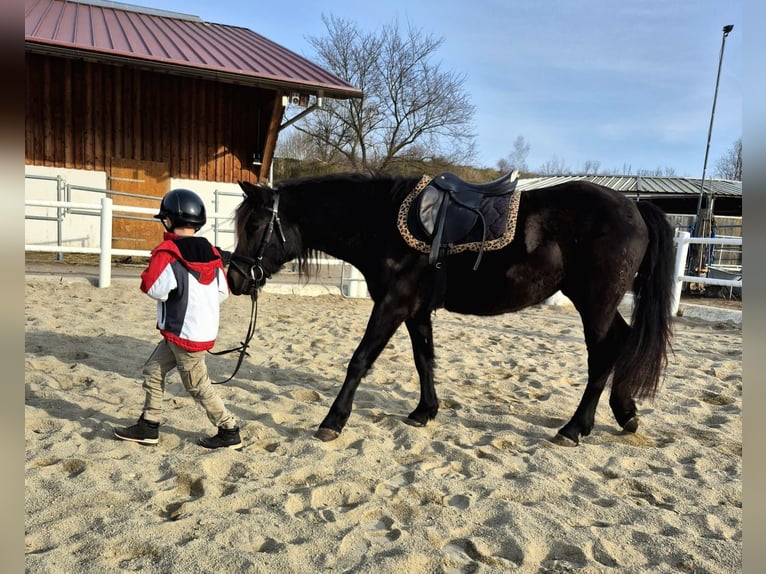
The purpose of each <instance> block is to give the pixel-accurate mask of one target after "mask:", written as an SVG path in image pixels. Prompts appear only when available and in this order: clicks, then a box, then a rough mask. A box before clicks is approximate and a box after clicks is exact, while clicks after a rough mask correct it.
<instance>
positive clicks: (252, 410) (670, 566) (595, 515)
mask: <svg viewBox="0 0 766 574" xmlns="http://www.w3.org/2000/svg"><path fill="white" fill-rule="evenodd" d="M25 306H26V313H25V315H26V329H25V331H26V373H25V386H26V406H25V437H26V465H25V472H26V496H25V508H26V524H25V536H26V566H27V571H28V572H33V573H35V574H44V573H56V574H58V573H63V572H76V573H98V574H104V573H110V572H135V571H141V572H148V573H169V572H178V573H197V572H200V573H203V572H204V573H207V572H210V573H213V572H215V573H233V572H237V573H246V572H258V573H259V572H269V573H293V572H294V573H300V574H304V573H313V572H333V573H335V572H369V573H395V574H404V573H407V574H409V573H413V574H419V573H428V572H433V573H437V572H438V573H442V572H443V573H468V572H510V571H515V572H535V573H537V572H587V573H596V572H598V573H600V572H620V573H623V572H628V573H629V572H653V573H654V572H668V573H670V572H673V573H676V572H695V573H706V572H707V573H716V574H718V573H720V574H730V573H732V572H738V571H740V570H741V568H742V562H741V551H742V364H741V363H742V332H741V330H740V328H739V327H738V326H735V325H732V324H725V323H708V322H702V321H695V320H690V319H683V318H681V319H678V320H677V322H676V338H675V341H674V349H675V354H674V355H672V356H671V357H670V364H669V367H668V370H667V373H666V379H665V383H664V386H663V388H662V390H661V392H660V393H659V395H658V398H657V399H656V401H654V402H653V403H642V404H641V405H640V415H641V423H642V426H641V427H640V429H639V432H638V433H637V434H636V435H625V434H622V433H621V432H620V430H619V428H618V427H617V425H616V423H615V421H614V420H613V418H612V417H611V414H610V412H609V408H608V405H607V401H606V397H604V399H602V401H601V404H600V406H599V410H598V412H597V416H596V427H595V429H594V431H593V433H592V434H591V435H590V436H589V437H587V438H585V439H583V440H582V442H581V444H580V446H579V447H577V448H564V447H559V446H556V445H554V444H553V443H552V442H551V440H550V439H552V438H553V436H554V435H555V433H556V430H557V429H558V428H559V427H560V426H562V425H563V424H564V423H565V422H566V421H567V420H568V419H569V417H570V416H571V415H572V414H573V412H574V409H575V407H576V405H577V403H578V401H579V399H580V396H581V394H582V391H583V388H584V383H585V376H586V369H585V346H584V343H583V339H582V330H581V327H580V322H579V317H578V315H577V314H576V313H575V312H574V311H573V310H572V309H571V308H566V307H564V308H561V307H551V306H541V307H535V308H532V309H529V310H525V311H522V312H519V313H515V314H511V315H505V316H501V317H495V318H476V317H468V316H460V315H454V314H450V313H447V312H444V311H439V312H437V314H436V315H435V318H434V337H435V344H436V353H437V371H436V378H437V392H438V393H439V397H440V401H441V410H440V412H439V415H438V417H437V419H436V420H435V421H433V422H432V423H430V424H429V425H428V426H427V427H425V428H415V427H412V426H409V425H408V424H406V422H405V418H406V415H407V413H409V412H410V411H411V410H412V409H413V408H414V407H415V405H416V403H417V399H418V385H417V378H416V374H415V369H414V365H413V361H412V355H411V349H410V345H409V340H408V338H407V336H406V332H405V331H404V329H402V330H401V332H400V333H397V334H396V336H395V337H394V338H393V339H392V340H391V342H390V344H389V345H388V347H387V348H386V349H385V351H384V353H383V355H382V356H381V358H380V359H379V360H378V362H377V364H376V366H375V368H374V369H373V371H372V372H371V373H370V375H369V376H368V377H367V378H366V379H365V380H364V381H363V382H362V384H361V385H360V388H359V391H358V393H357V397H356V401H355V403H354V406H355V408H354V412H353V413H352V415H351V418H350V420H349V423H348V425H347V426H346V428H345V430H344V431H343V433H342V434H341V436H340V438H338V439H337V440H336V441H334V442H330V443H323V442H320V441H318V440H317V439H315V438H313V433H314V431H315V429H316V428H317V426H318V425H319V423H320V422H321V420H322V419H323V417H324V416H325V414H326V413H327V409H328V408H329V406H330V404H331V403H332V401H333V399H334V398H335V395H336V393H337V391H338V389H339V386H340V383H341V382H342V379H343V376H344V372H345V366H346V363H347V361H348V359H349V358H350V356H351V353H352V352H353V350H354V348H355V346H356V344H357V343H358V341H359V339H360V337H361V335H362V332H363V330H364V327H365V324H366V321H367V317H368V315H369V311H370V309H371V303H370V301H368V300H349V299H343V298H341V297H338V296H319V297H308V296H297V295H279V294H273V293H268V292H265V293H262V294H261V298H260V304H259V315H258V327H257V333H256V335H255V338H254V344H253V348H252V352H251V355H252V356H251V357H250V358H249V359H247V360H246V361H245V363H244V365H243V366H242V368H241V370H240V372H239V374H238V375H237V376H236V378H235V379H234V380H233V381H231V382H230V383H227V384H225V385H221V386H219V387H218V390H219V391H220V393H221V395H222V397H223V398H224V400H225V402H226V403H227V405H228V406H229V407H230V408H231V409H232V411H233V412H234V413H235V415H236V416H237V417H238V418H239V419H240V423H241V427H242V435H243V440H244V441H245V443H246V446H245V448H244V449H243V450H242V451H240V452H236V451H230V450H228V451H207V450H205V449H203V448H202V447H200V446H198V445H197V444H196V440H197V437H198V436H199V435H201V434H214V432H215V429H213V428H212V426H211V425H210V423H209V422H208V421H207V419H206V418H205V415H204V412H203V411H202V409H201V408H199V407H198V406H197V405H196V404H194V402H193V401H192V399H191V398H189V397H188V396H187V395H186V394H185V391H184V390H183V388H182V387H181V384H180V380H179V379H178V376H177V374H176V373H173V374H172V375H171V376H170V379H169V384H168V390H167V393H166V401H165V405H166V412H165V420H164V423H163V425H162V427H161V437H160V443H159V445H157V446H155V447H151V446H141V445H137V444H134V443H127V442H122V441H118V440H115V439H114V438H113V437H112V429H113V428H114V427H118V426H125V425H129V424H132V423H133V422H134V421H135V419H136V418H137V417H138V415H139V413H140V409H141V406H142V403H143V391H142V389H141V386H140V372H141V368H142V365H143V362H144V361H145V359H146V358H147V357H148V356H149V354H150V352H151V350H152V348H153V346H154V344H155V343H156V342H157V341H158V333H157V332H156V331H155V329H154V321H155V308H154V304H153V302H152V301H151V300H149V299H148V298H147V297H146V296H145V295H143V294H141V293H140V292H139V291H138V288H137V282H136V280H134V279H132V280H129V279H117V280H115V281H114V283H113V284H112V286H111V287H109V288H106V289H97V288H95V287H93V286H92V285H91V283H90V282H88V281H87V280H85V279H82V278H76V277H55V276H50V277H32V278H30V277H28V278H27V281H26V301H25ZM248 315H249V300H248V299H247V298H231V299H230V300H228V301H226V302H225V303H224V305H223V309H222V319H223V326H222V328H221V333H220V336H219V343H218V348H226V347H229V346H232V345H235V344H236V343H238V341H240V340H241V338H242V337H243V335H244V332H245V328H246V322H247V318H248ZM235 362H236V360H235V358H233V357H210V359H209V360H208V365H209V367H210V372H211V376H212V377H213V378H214V379H216V380H222V379H225V378H226V377H228V376H229V375H230V374H231V371H232V369H233V367H234V365H235Z"/></svg>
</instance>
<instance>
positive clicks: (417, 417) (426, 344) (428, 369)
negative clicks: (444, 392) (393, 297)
mask: <svg viewBox="0 0 766 574" xmlns="http://www.w3.org/2000/svg"><path fill="white" fill-rule="evenodd" d="M405 325H406V326H407V332H408V333H409V334H410V340H411V341H412V352H413V354H414V356H415V368H416V369H417V371H418V376H419V377H420V401H419V402H418V406H417V407H416V408H415V410H414V411H412V412H411V413H410V414H409V416H408V417H407V418H409V419H410V420H411V421H412V422H413V423H414V424H416V425H417V426H425V425H426V423H427V422H428V421H430V420H432V419H434V418H436V413H437V412H438V411H439V401H438V400H437V398H436V389H435V388H434V341H433V329H432V324H431V314H430V312H429V311H428V310H427V309H426V308H425V307H423V308H421V310H419V311H418V313H417V314H416V315H415V316H414V317H411V318H409V319H407V321H405Z"/></svg>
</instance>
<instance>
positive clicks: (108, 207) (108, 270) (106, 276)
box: [24, 197, 364, 296]
mask: <svg viewBox="0 0 766 574" xmlns="http://www.w3.org/2000/svg"><path fill="white" fill-rule="evenodd" d="M24 205H25V206H28V207H52V208H66V209H77V210H82V212H81V213H82V214H83V215H84V214H87V215H93V216H97V217H99V219H100V234H99V237H100V240H99V244H100V245H99V247H84V246H67V245H61V241H60V240H59V242H58V244H57V245H50V244H45V245H40V244H27V245H24V250H25V251H34V252H46V253H94V254H98V255H99V265H98V286H99V287H109V286H110V285H111V283H112V255H124V256H134V257H149V256H150V255H151V252H150V251H147V250H141V249H114V248H113V247H112V216H113V214H114V213H115V212H117V213H134V214H144V215H155V214H156V213H157V208H150V207H130V206H127V205H114V204H113V202H112V199H111V198H109V197H102V198H101V203H100V204H98V203H78V202H73V201H42V200H34V199H27V200H25V201H24ZM207 216H208V218H209V219H215V220H218V219H231V214H230V213H218V212H215V213H209V214H208V215H207ZM51 219H52V220H54V221H55V219H56V218H51ZM317 263H319V264H323V265H343V263H344V262H343V261H341V260H339V259H334V258H323V259H319V260H318V261H317ZM354 272H356V274H357V275H355V274H354ZM358 274H359V272H358V271H356V269H355V268H351V279H349V278H346V280H345V281H346V282H348V281H351V282H352V283H351V285H352V293H351V295H349V296H363V295H355V294H356V293H360V292H361V289H362V288H363V287H364V285H361V287H360V286H358V285H357V284H356V283H354V282H358V281H360V279H359V275H358ZM342 281H343V279H342ZM361 281H362V282H363V281H364V279H361ZM341 287H343V286H341Z"/></svg>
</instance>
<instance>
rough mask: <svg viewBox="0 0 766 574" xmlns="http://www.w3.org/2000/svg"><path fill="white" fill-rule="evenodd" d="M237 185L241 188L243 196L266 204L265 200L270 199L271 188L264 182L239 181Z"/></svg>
mask: <svg viewBox="0 0 766 574" xmlns="http://www.w3.org/2000/svg"><path fill="white" fill-rule="evenodd" d="M239 187H241V188H242V191H243V192H244V193H245V198H247V199H249V200H251V201H255V202H258V203H260V204H264V205H265V204H266V203H267V202H269V201H271V195H272V190H271V188H270V187H269V186H268V185H266V184H264V183H259V184H257V185H256V184H252V183H250V182H249V181H240V182H239Z"/></svg>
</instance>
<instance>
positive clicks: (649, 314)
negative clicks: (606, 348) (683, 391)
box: [613, 201, 674, 398]
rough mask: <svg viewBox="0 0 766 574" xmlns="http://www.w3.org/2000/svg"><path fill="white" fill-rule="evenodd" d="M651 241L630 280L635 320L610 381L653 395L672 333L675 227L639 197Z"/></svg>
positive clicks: (639, 393)
mask: <svg viewBox="0 0 766 574" xmlns="http://www.w3.org/2000/svg"><path fill="white" fill-rule="evenodd" d="M638 209H639V211H640V212H641V216H642V217H643V219H644V222H645V223H646V226H647V228H648V230H649V244H648V246H647V248H646V253H645V254H644V259H643V260H642V261H641V265H640V267H639V268H638V274H637V275H636V278H635V279H634V281H633V319H632V326H631V329H630V332H629V335H628V338H627V340H626V342H625V345H624V347H623V351H622V353H621V355H620V357H619V358H618V359H617V362H616V364H615V371H614V379H613V380H614V384H615V385H619V386H620V387H621V388H623V389H624V390H626V391H627V392H628V394H629V396H632V397H637V398H653V397H654V395H655V394H656V392H657V388H658V387H659V384H660V381H661V380H662V374H663V371H664V369H665V367H666V366H667V351H668V349H669V348H670V340H671V337H672V336H673V323H672V314H671V309H672V294H673V282H674V277H673V268H674V246H673V229H672V228H671V226H670V224H669V223H668V220H667V218H666V217H665V214H664V213H663V212H662V210H661V209H659V208H658V207H656V206H655V205H653V204H652V203H650V202H648V201H639V202H638Z"/></svg>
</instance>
